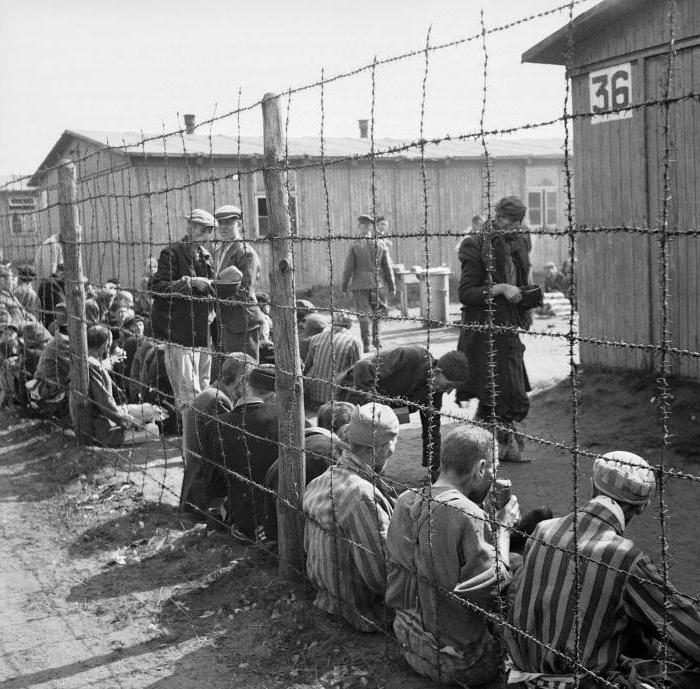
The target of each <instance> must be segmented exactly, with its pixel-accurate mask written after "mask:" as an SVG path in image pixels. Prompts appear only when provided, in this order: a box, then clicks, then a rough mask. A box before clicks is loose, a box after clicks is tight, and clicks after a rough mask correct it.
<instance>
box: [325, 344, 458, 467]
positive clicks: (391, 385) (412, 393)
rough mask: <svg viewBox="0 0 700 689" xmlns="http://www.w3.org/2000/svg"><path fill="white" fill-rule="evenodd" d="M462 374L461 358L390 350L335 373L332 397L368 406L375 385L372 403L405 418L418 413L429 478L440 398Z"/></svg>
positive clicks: (436, 460)
mask: <svg viewBox="0 0 700 689" xmlns="http://www.w3.org/2000/svg"><path fill="white" fill-rule="evenodd" d="M443 365H444V367H445V370H443V368H442V367H443ZM467 372H468V364H467V360H466V358H465V357H464V356H462V355H460V354H458V353H456V352H448V354H445V355H444V356H443V357H442V358H440V359H439V360H436V359H435V357H434V356H433V355H432V354H431V353H430V352H429V351H428V350H427V349H426V348H425V347H420V346H419V345H407V346H404V347H396V348H395V349H389V350H382V351H380V352H379V354H378V355H375V356H373V357H368V358H365V359H360V360H359V361H358V362H357V363H356V364H354V365H353V366H352V367H351V368H349V369H348V370H347V371H345V373H343V374H341V376H340V377H339V379H338V384H339V385H340V386H341V389H339V390H338V398H340V399H343V400H345V401H347V402H353V403H355V404H366V403H367V402H371V401H373V399H372V397H373V394H372V393H373V390H374V387H375V385H376V390H377V396H378V397H377V399H376V400H374V401H377V402H380V403H382V404H387V405H389V406H390V407H392V408H394V409H401V408H407V409H406V411H407V412H408V413H410V412H416V411H418V412H419V413H420V420H421V425H422V426H423V466H425V467H427V466H429V467H430V470H431V473H432V474H433V476H434V477H435V476H437V474H438V473H439V471H440V410H441V408H442V395H443V393H444V392H448V391H449V390H451V389H452V388H453V387H455V385H456V384H457V383H458V381H461V380H463V379H464V378H465V377H466V376H467ZM431 378H432V388H431V383H430V381H431ZM353 388H354V389H353Z"/></svg>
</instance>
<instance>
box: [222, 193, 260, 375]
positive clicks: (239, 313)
mask: <svg viewBox="0 0 700 689" xmlns="http://www.w3.org/2000/svg"><path fill="white" fill-rule="evenodd" d="M214 217H215V218H216V220H217V222H218V223H219V235H220V237H221V242H220V245H219V247H218V249H217V251H216V264H215V275H216V276H217V278H219V276H221V274H222V273H223V272H224V271H225V270H226V269H227V268H230V267H235V268H236V269H238V270H239V271H240V273H241V280H240V284H239V285H238V288H237V290H236V294H235V297H234V298H233V302H232V303H231V304H229V305H228V306H227V308H226V310H225V312H224V313H220V314H219V316H218V318H222V319H223V321H224V322H223V324H221V325H220V327H219V328H218V332H219V333H220V334H221V335H222V337H223V341H220V342H219V343H218V345H219V348H220V349H221V350H222V351H223V352H224V353H226V354H229V353H231V352H245V353H246V354H250V356H252V357H253V358H254V359H255V360H256V361H258V359H259V349H260V328H261V325H262V320H263V318H262V313H261V311H260V308H259V307H258V301H257V298H256V296H255V293H256V290H257V288H258V282H259V280H260V258H259V257H258V254H257V252H256V251H255V249H254V248H253V247H252V245H251V244H250V243H249V242H247V241H245V240H244V239H242V238H241V231H242V228H243V213H242V212H241V209H240V208H239V207H238V206H232V205H230V204H227V205H225V206H221V207H219V208H217V209H216V210H215V211H214Z"/></svg>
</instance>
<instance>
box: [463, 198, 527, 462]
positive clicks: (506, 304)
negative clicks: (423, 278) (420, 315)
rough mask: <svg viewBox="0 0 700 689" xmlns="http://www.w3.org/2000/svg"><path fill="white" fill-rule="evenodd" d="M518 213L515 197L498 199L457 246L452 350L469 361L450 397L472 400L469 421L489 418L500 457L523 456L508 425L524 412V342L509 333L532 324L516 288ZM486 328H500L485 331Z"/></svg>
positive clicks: (523, 258)
mask: <svg viewBox="0 0 700 689" xmlns="http://www.w3.org/2000/svg"><path fill="white" fill-rule="evenodd" d="M525 211H526V208H525V205H524V204H523V202H522V201H521V200H520V199H519V198H518V197H517V196H507V197H505V198H502V199H501V200H500V201H499V202H498V203H497V204H496V209H495V217H494V218H493V219H492V220H489V221H488V222H486V223H485V224H484V226H483V229H482V230H481V232H478V233H472V234H469V235H467V236H466V237H465V238H464V240H463V241H462V243H461V245H460V248H459V260H460V261H461V264H462V273H461V277H460V281H459V300H460V301H461V302H462V327H461V332H460V336H459V343H458V349H460V350H461V351H463V352H464V353H465V354H466V356H467V358H468V359H469V364H470V371H471V374H470V380H469V383H468V385H467V386H466V388H467V389H466V391H465V392H463V393H461V394H460V395H458V401H460V400H464V399H469V398H470V397H478V399H479V409H478V412H477V418H478V419H482V420H484V421H487V422H488V421H491V420H492V419H495V421H496V423H497V424H498V425H499V426H501V428H500V429H497V430H496V437H497V438H498V443H499V446H500V448H501V449H500V453H499V459H500V460H501V461H502V462H522V461H530V460H529V459H526V458H525V457H523V455H522V445H523V443H522V440H521V437H520V436H518V435H517V434H516V433H515V426H514V423H515V422H520V421H522V420H523V419H524V418H525V417H526V416H527V413H528V411H529V410H530V400H529V399H528V396H527V393H528V391H529V390H530V383H529V381H528V377H527V372H526V370H525V362H524V361H523V352H524V350H525V346H524V345H523V343H522V342H521V341H520V338H519V336H518V333H517V332H516V330H517V328H525V329H528V328H529V327H530V324H531V322H532V318H531V315H530V307H529V306H528V307H525V306H523V305H521V304H520V302H521V300H522V294H521V290H520V288H521V287H523V286H525V285H527V284H528V282H529V276H530V248H531V244H530V237H529V235H528V233H527V230H524V229H523V227H522V221H523V218H524V217H525ZM490 305H491V308H489V307H490ZM490 325H491V326H493V327H496V328H503V327H505V328H507V330H506V331H502V330H495V329H494V330H491V331H489V330H488V327H489V326H490ZM469 326H472V327H471V328H470V327H469ZM491 363H492V364H493V368H492V369H491Z"/></svg>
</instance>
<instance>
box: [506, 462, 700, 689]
mask: <svg viewBox="0 0 700 689" xmlns="http://www.w3.org/2000/svg"><path fill="white" fill-rule="evenodd" d="M654 489H655V480H654V473H653V471H652V470H651V468H650V467H649V465H648V464H647V462H646V461H644V459H642V458H641V457H639V456H637V455H634V454H632V453H631V452H620V451H618V452H610V453H608V454H606V455H604V456H603V457H599V458H598V459H596V461H595V463H594V465H593V498H592V499H591V500H590V501H588V502H587V503H586V504H584V505H582V506H581V507H580V508H579V510H578V513H576V514H574V513H572V514H569V515H568V516H566V517H562V518H559V519H551V520H548V521H544V522H541V523H540V524H539V525H538V526H537V528H536V529H535V531H534V533H533V535H532V538H531V539H530V540H529V541H528V545H527V546H526V549H525V559H524V562H523V566H522V567H521V568H520V569H519V570H518V572H517V573H516V575H515V577H514V581H513V584H512V586H511V594H510V595H511V596H512V603H511V611H510V620H509V622H510V625H512V626H509V627H508V628H506V640H507V643H508V649H509V651H510V656H511V658H512V660H513V671H512V672H511V677H510V678H509V681H510V682H518V681H519V682H521V683H522V685H521V686H524V687H526V688H528V689H529V687H535V686H537V687H539V686H548V685H547V681H548V680H551V679H552V677H551V676H552V675H555V676H558V677H559V679H560V680H561V682H562V684H561V685H560V686H565V687H574V686H575V684H577V683H576V682H575V680H574V677H573V674H572V673H573V672H575V673H576V675H577V676H578V679H579V680H580V685H578V686H580V687H582V688H583V689H587V688H588V687H598V686H603V682H599V681H597V680H599V679H602V680H607V681H608V682H612V683H613V684H614V685H615V686H622V685H623V684H624V686H626V687H627V686H629V687H642V686H652V685H646V684H641V682H642V681H643V680H644V677H645V670H646V672H648V671H649V669H650V666H649V664H648V663H647V664H646V667H645V666H643V665H639V664H638V663H637V662H635V661H634V660H633V661H630V658H633V659H640V658H642V659H643V658H646V659H651V658H654V657H657V658H658V655H656V653H655V650H656V651H658V641H664V642H665V643H667V645H668V647H670V648H669V650H670V649H673V651H675V652H676V653H678V654H680V656H682V657H684V658H685V659H686V661H689V662H690V663H693V664H694V665H695V666H698V665H699V664H700V610H699V609H698V606H697V604H696V603H695V602H694V601H692V599H691V598H690V597H688V596H684V595H683V594H681V593H679V592H677V591H676V590H675V589H674V588H673V587H672V586H671V585H670V584H669V583H668V582H667V581H665V580H664V577H662V575H661V574H660V573H659V571H658V570H657V569H656V567H655V566H654V564H653V563H652V561H651V560H650V559H649V557H648V556H647V555H645V554H644V553H643V552H642V551H641V550H639V548H637V547H636V546H635V545H634V543H633V542H632V541H631V540H629V539H628V538H625V535H624V534H625V530H626V528H627V525H628V524H629V522H630V521H631V520H632V519H633V518H634V517H635V516H636V515H638V514H641V513H642V512H643V511H644V510H645V509H646V508H647V507H648V505H649V502H650V501H651V499H652V497H653V496H654ZM577 554H578V557H577V556H576V555H577ZM576 574H578V576H576ZM577 612H578V622H576V620H575V615H576V613H577ZM575 629H576V635H577V638H578V648H576V649H575V648H574V645H575V637H574V634H575V631H574V630H575ZM654 644H656V645H657V648H656V649H654V648H653V645H654ZM574 650H575V653H576V658H574V657H573V656H574ZM576 660H577V661H578V664H576ZM659 665H660V664H659ZM657 669H658V670H659V671H660V670H661V668H660V667H659V668H657ZM631 674H636V675H638V677H637V681H638V682H640V683H638V684H637V683H635V682H634V681H633V680H632V681H629V682H628V681H627V680H626V679H625V681H624V682H620V683H619V684H618V682H617V681H616V680H622V679H623V678H625V676H627V675H631ZM620 675H622V676H623V677H621V676H620ZM659 676H660V675H659ZM538 680H539V682H540V683H537V682H538ZM606 686H609V685H608V684H606ZM653 686H657V685H656V684H654V685H653ZM658 686H661V685H660V684H659V685H658ZM664 686H667V687H697V686H700V674H694V675H692V674H691V673H690V672H686V673H684V675H683V676H678V677H671V676H669V678H668V683H665V684H664Z"/></svg>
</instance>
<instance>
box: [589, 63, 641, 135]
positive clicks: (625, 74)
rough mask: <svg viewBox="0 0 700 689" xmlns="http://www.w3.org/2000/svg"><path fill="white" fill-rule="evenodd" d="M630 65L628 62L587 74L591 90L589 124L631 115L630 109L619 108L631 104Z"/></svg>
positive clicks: (621, 118) (622, 118)
mask: <svg viewBox="0 0 700 689" xmlns="http://www.w3.org/2000/svg"><path fill="white" fill-rule="evenodd" d="M631 75H632V66H631V64H630V63H629V62H626V63H625V64H622V65H615V66H614V67H607V68H606V69H599V70H598V71H597V72H591V73H590V74H589V81H588V86H589V88H590V92H591V112H592V113H594V115H593V117H592V118H591V124H599V123H600V122H609V121H610V120H624V119H627V118H628V117H632V112H633V111H632V110H621V111H620V108H626V107H627V106H628V105H632V78H631Z"/></svg>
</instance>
